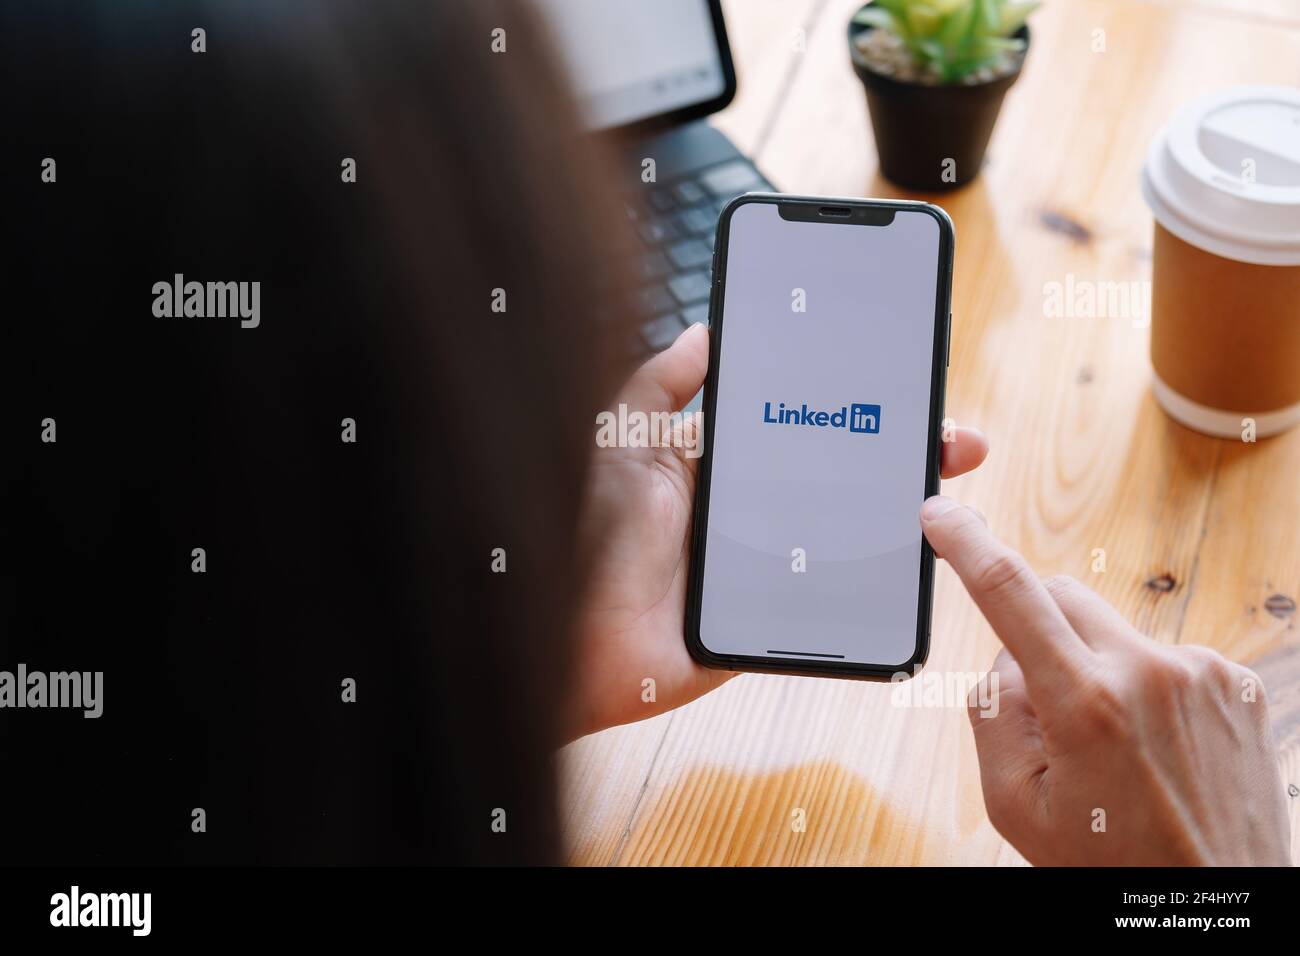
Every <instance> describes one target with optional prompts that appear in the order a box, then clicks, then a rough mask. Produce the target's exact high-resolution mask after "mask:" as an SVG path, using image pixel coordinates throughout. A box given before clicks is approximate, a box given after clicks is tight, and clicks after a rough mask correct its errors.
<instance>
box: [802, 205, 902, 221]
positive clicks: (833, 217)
mask: <svg viewBox="0 0 1300 956" xmlns="http://www.w3.org/2000/svg"><path fill="white" fill-rule="evenodd" d="M777 211H778V212H779V213H780V214H781V218H782V219H785V220H786V221H788V222H828V223H840V224H842V225H846V226H888V225H889V224H890V223H892V222H893V221H894V213H895V212H896V211H897V210H894V209H890V208H888V207H882V206H859V205H839V204H837V203H834V202H830V203H826V202H783V203H779V204H778V205H777Z"/></svg>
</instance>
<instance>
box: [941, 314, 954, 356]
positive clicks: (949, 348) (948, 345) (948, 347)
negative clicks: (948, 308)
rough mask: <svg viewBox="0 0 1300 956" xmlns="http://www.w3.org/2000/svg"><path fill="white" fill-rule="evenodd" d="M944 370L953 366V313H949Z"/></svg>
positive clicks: (944, 347) (944, 348)
mask: <svg viewBox="0 0 1300 956" xmlns="http://www.w3.org/2000/svg"><path fill="white" fill-rule="evenodd" d="M943 353H944V354H943V365H944V368H947V367H948V366H950V365H952V313H951V312H949V313H948V341H947V342H946V343H944V346H943Z"/></svg>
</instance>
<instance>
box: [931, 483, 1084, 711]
mask: <svg viewBox="0 0 1300 956" xmlns="http://www.w3.org/2000/svg"><path fill="white" fill-rule="evenodd" d="M921 527H922V530H923V531H924V532H925V536H926V538H927V539H928V540H929V542H930V545H931V546H932V547H933V548H934V550H935V553H936V554H937V555H938V556H939V557H941V558H943V559H944V560H946V561H947V562H948V563H949V564H950V565H951V566H952V569H953V570H954V571H956V572H957V576H958V577H960V578H961V580H962V584H964V585H965V586H966V590H967V591H968V592H970V596H971V597H972V598H974V600H975V603H976V604H977V605H979V609H980V611H982V612H983V614H984V617H985V618H986V619H987V620H988V622H989V623H990V624H991V625H993V630H995V631H997V633H998V637H1000V638H1001V639H1002V643H1003V644H1005V645H1006V646H1007V649H1008V650H1010V651H1011V653H1012V655H1013V656H1014V657H1015V659H1016V661H1017V662H1018V663H1019V664H1020V666H1021V668H1022V669H1023V670H1024V674H1025V684H1026V686H1027V687H1028V688H1029V695H1030V697H1031V698H1033V700H1034V703H1035V706H1036V707H1037V708H1039V709H1040V710H1041V709H1042V708H1044V707H1048V706H1050V703H1051V702H1052V701H1053V700H1055V699H1057V698H1058V696H1059V695H1060V694H1061V693H1062V692H1063V691H1065V690H1067V689H1069V688H1070V687H1071V686H1074V684H1075V678H1076V677H1077V675H1078V673H1079V672H1080V671H1081V670H1082V668H1083V667H1084V666H1085V662H1086V660H1087V655H1088V654H1090V653H1091V651H1089V649H1088V647H1087V645H1085V644H1084V643H1083V641H1082V640H1081V639H1080V638H1079V636H1078V635H1077V634H1075V633H1074V630H1073V628H1071V627H1070V624H1069V622H1068V621H1067V620H1066V619H1065V615H1064V614H1062V613H1061V609H1060V607H1058V606H1057V604H1056V602H1055V601H1054V600H1052V596H1051V595H1050V594H1049V593H1048V592H1047V589H1046V588H1045V587H1044V586H1043V583H1042V582H1041V581H1039V580H1038V576H1037V575H1035V574H1034V572H1033V571H1032V570H1030V568H1029V566H1028V565H1027V564H1026V563H1025V560H1024V558H1022V557H1021V556H1020V555H1019V554H1017V553H1016V552H1015V551H1013V550H1012V549H1011V548H1008V547H1007V546H1006V545H1004V544H1002V542H1000V541H998V539H997V538H995V537H994V536H993V533H992V532H991V531H989V529H988V526H987V525H985V524H984V522H983V521H982V520H981V519H980V517H979V515H977V514H976V513H975V512H974V511H972V510H971V509H969V508H964V507H962V506H961V505H958V504H957V503H956V502H955V501H953V500H952V499H950V498H945V497H943V496H941V495H936V496H935V497H933V498H929V499H927V500H926V501H925V503H924V504H923V505H922V506H921Z"/></svg>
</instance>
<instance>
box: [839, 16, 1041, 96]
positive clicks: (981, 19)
mask: <svg viewBox="0 0 1300 956" xmlns="http://www.w3.org/2000/svg"><path fill="white" fill-rule="evenodd" d="M1038 5H1039V4H1038V3H1037V2H1036V0H875V2H874V3H872V4H871V6H869V7H865V8H863V9H862V10H860V11H859V12H858V13H857V15H856V16H855V17H854V18H853V19H854V22H856V23H861V24H865V25H867V26H873V27H877V28H878V29H882V30H889V31H890V32H892V33H894V34H895V35H897V36H898V37H899V39H901V40H902V41H903V44H904V45H905V46H906V47H907V49H908V50H909V51H910V52H911V54H912V57H913V59H914V60H915V61H916V65H917V66H918V67H920V68H922V69H929V70H932V71H933V72H934V73H935V74H936V75H937V76H938V77H939V79H940V82H943V83H957V82H959V81H960V80H961V79H962V78H963V77H965V76H968V75H969V74H971V73H974V72H976V71H977V70H980V69H982V68H984V67H987V66H992V65H993V64H995V63H997V62H998V61H999V60H1000V59H1002V58H1003V57H1007V56H1011V55H1013V54H1015V53H1019V52H1020V51H1022V50H1023V49H1024V48H1025V44H1024V41H1023V40H1018V39H1016V38H1015V37H1013V36H1012V34H1013V33H1015V32H1016V31H1017V30H1019V29H1020V28H1021V27H1022V26H1024V25H1025V18H1026V17H1028V16H1029V14H1030V13H1032V12H1033V11H1034V10H1035V9H1036V8H1037V7H1038Z"/></svg>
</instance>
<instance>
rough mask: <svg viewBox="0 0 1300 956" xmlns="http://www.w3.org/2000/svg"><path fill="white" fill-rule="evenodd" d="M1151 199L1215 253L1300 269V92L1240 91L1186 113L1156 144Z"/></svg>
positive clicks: (1170, 221) (1176, 230) (1150, 156)
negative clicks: (1298, 266)
mask: <svg viewBox="0 0 1300 956" xmlns="http://www.w3.org/2000/svg"><path fill="white" fill-rule="evenodd" d="M1142 195H1143V197H1144V198H1145V199H1146V202H1147V205H1148V206H1150V207H1151V212H1152V213H1153V214H1154V215H1155V217H1156V219H1157V220H1158V221H1159V222H1160V224H1161V225H1162V226H1164V227H1165V228H1166V229H1168V230H1169V231H1170V232H1172V233H1173V234H1174V235H1175V236H1177V237H1178V238H1180V239H1182V240H1183V241H1184V242H1188V243H1191V244H1192V245H1194V246H1197V247H1198V248H1201V249H1204V250H1205V251H1206V252H1212V253H1214V254H1215V255H1217V256H1223V257H1224V258H1227V259H1236V260H1238V261H1241V262H1253V263H1256V264H1259V265H1273V266H1294V265H1300V89H1293V88H1291V87H1286V86H1233V87H1229V88H1228V89H1225V90H1220V91H1218V92H1216V93H1211V94H1210V95H1208V96H1203V97H1201V98H1199V99H1196V100H1192V101H1191V102H1190V103H1187V104H1185V105H1184V106H1183V107H1182V108H1181V109H1180V110H1179V111H1178V112H1177V114H1175V116H1174V118H1173V120H1172V122H1170V124H1169V125H1168V126H1166V127H1165V128H1164V129H1162V130H1161V131H1160V132H1159V133H1157V134H1156V137H1155V139H1154V140H1153V141H1152V143H1151V148H1150V150H1149V151H1148V153H1147V161H1146V165H1145V166H1144V167H1143V169H1142Z"/></svg>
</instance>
